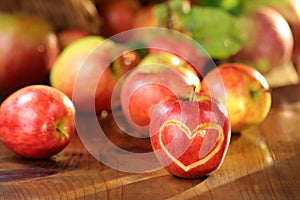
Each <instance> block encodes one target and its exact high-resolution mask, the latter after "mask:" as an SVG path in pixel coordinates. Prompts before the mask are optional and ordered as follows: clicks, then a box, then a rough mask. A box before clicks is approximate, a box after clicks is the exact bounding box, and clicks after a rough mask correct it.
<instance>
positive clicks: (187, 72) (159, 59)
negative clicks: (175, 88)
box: [139, 51, 201, 92]
mask: <svg viewBox="0 0 300 200" xmlns="http://www.w3.org/2000/svg"><path fill="white" fill-rule="evenodd" d="M152 64H161V65H166V66H169V67H174V68H175V69H176V70H178V72H179V73H182V74H183V76H184V77H185V79H186V82H187V83H188V85H193V86H194V87H195V91H196V92H199V91H200V87H201V82H200V78H199V77H198V72H197V71H196V70H195V69H194V67H193V66H192V65H191V64H190V63H188V62H186V61H185V60H183V59H182V58H180V57H179V56H177V55H175V54H173V53H168V52H165V51H157V52H152V53H149V54H148V55H146V56H145V57H144V58H143V59H142V60H141V62H140V63H139V66H142V65H152Z"/></svg>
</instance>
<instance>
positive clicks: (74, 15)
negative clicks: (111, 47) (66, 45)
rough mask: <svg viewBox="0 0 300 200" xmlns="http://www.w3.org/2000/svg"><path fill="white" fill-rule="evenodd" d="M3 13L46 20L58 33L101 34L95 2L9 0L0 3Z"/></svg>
mask: <svg viewBox="0 0 300 200" xmlns="http://www.w3.org/2000/svg"><path fill="white" fill-rule="evenodd" d="M0 11H2V12H10V13H15V12H18V13H20V12H22V13H27V14H32V15H37V16H39V17H42V18H45V19H46V20H48V21H50V22H51V23H52V24H53V26H54V28H55V29H56V31H59V30H61V29H65V28H79V29H83V30H85V31H87V32H89V33H92V34H100V28H101V19H100V17H99V15H98V11H97V8H96V6H95V2H94V1H93V0H9V1H0Z"/></svg>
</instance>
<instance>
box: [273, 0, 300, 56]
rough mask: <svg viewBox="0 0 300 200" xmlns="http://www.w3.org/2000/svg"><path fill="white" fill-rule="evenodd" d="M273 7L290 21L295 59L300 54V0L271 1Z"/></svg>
mask: <svg viewBox="0 0 300 200" xmlns="http://www.w3.org/2000/svg"><path fill="white" fill-rule="evenodd" d="M269 4H270V6H271V7H272V8H274V9H275V10H277V11H278V12H279V13H280V14H281V15H282V16H283V17H284V18H285V19H286V20H287V22H288V24H289V26H290V28H291V31H292V35H293V39H294V48H293V59H294V60H295V59H297V57H298V56H299V55H300V2H299V0H285V1H283V2H282V3H281V4H279V3H277V4H276V1H275V2H270V3H269Z"/></svg>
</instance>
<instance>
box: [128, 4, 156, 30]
mask: <svg viewBox="0 0 300 200" xmlns="http://www.w3.org/2000/svg"><path fill="white" fill-rule="evenodd" d="M154 6H155V4H149V5H146V6H144V7H142V8H141V9H140V10H139V11H138V12H137V13H136V15H135V17H134V21H133V28H143V27H157V26H158V24H159V23H158V19H156V18H155V16H154V13H153V8H154Z"/></svg>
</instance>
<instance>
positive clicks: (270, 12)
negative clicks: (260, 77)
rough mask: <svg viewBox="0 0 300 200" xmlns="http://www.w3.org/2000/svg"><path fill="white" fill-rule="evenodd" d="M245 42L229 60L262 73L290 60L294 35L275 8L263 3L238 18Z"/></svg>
mask: <svg viewBox="0 0 300 200" xmlns="http://www.w3.org/2000/svg"><path fill="white" fill-rule="evenodd" d="M241 19H243V20H241V23H240V26H241V27H242V28H241V30H242V34H244V36H245V42H244V44H243V46H242V48H241V50H240V51H239V52H238V53H237V54H236V55H233V56H232V61H234V62H242V63H245V64H248V65H250V66H253V67H254V68H255V69H257V70H258V71H260V72H261V73H267V72H269V71H270V70H272V69H273V68H274V67H280V66H282V65H284V64H286V63H288V62H290V61H291V58H292V51H293V43H294V41H293V36H292V32H291V29H290V27H289V25H288V23H287V21H286V20H285V19H284V18H283V16H282V15H281V14H279V13H278V12H277V11H276V10H274V9H272V8H270V7H267V6H262V7H260V8H259V9H257V10H255V12H253V13H251V15H247V16H244V18H241Z"/></svg>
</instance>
